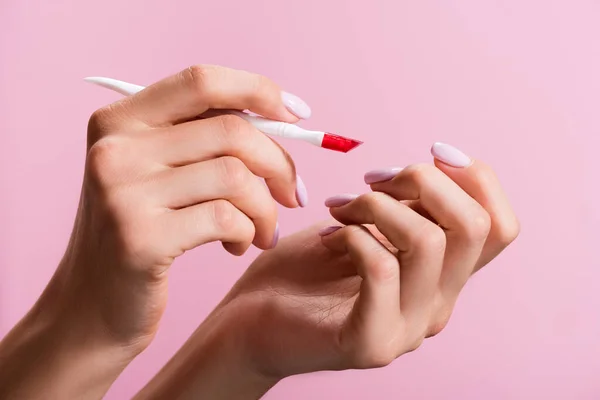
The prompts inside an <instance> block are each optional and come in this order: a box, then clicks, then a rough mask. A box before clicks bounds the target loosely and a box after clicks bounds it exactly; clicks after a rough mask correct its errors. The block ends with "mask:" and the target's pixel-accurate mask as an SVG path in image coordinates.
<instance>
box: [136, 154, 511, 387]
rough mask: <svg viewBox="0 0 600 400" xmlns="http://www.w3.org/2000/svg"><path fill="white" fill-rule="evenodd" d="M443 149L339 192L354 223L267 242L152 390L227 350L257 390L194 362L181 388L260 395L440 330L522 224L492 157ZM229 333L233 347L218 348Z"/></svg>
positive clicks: (338, 202)
mask: <svg viewBox="0 0 600 400" xmlns="http://www.w3.org/2000/svg"><path fill="white" fill-rule="evenodd" d="M434 155H436V157H437V159H436V161H435V166H433V165H426V164H423V165H413V166H409V167H407V168H405V169H403V170H401V171H400V170H397V169H394V170H387V171H376V172H374V173H369V174H367V176H366V180H367V181H368V182H369V183H371V188H372V190H373V192H372V193H369V194H364V195H362V196H351V195H345V196H336V197H334V198H331V199H328V200H327V201H326V204H327V205H329V206H330V207H331V214H332V215H333V217H334V218H335V219H336V220H338V221H339V222H341V223H343V224H346V225H347V226H346V227H340V226H336V227H326V228H324V229H322V230H321V231H320V234H321V235H322V238H321V239H319V238H318V235H317V229H316V228H311V229H308V230H306V231H303V232H300V233H298V234H295V235H293V236H290V237H288V238H285V239H283V240H282V241H281V242H280V244H279V245H278V246H277V248H275V249H274V250H270V251H267V252H264V253H263V254H262V255H261V256H260V257H259V258H258V259H257V260H256V261H255V262H254V263H253V264H252V266H251V267H250V268H249V269H248V270H247V272H246V274H245V275H244V276H243V277H242V278H241V279H240V280H239V281H238V283H237V284H236V285H235V286H234V288H233V289H232V290H231V292H230V293H229V295H228V296H227V297H226V298H225V299H224V300H223V302H222V303H221V304H220V305H219V306H218V307H217V309H216V310H215V311H214V313H213V315H211V317H209V318H208V319H207V320H206V321H205V323H204V324H203V326H201V327H200V328H199V329H198V331H197V332H196V333H195V334H194V335H193V336H192V337H191V339H190V341H189V342H188V344H186V347H184V349H185V350H184V351H183V352H182V353H180V354H178V355H176V356H175V358H174V359H173V361H172V362H171V363H170V364H169V365H167V366H166V367H165V369H164V370H163V372H161V373H160V374H159V375H158V376H157V378H156V379H155V381H154V382H153V383H152V384H151V385H150V387H151V388H152V390H148V391H147V392H146V393H157V392H156V391H157V390H158V391H160V390H161V388H163V389H164V388H165V387H168V386H169V385H168V379H165V377H168V376H177V375H178V373H177V371H178V369H179V370H185V371H193V369H194V368H197V371H206V368H203V366H205V365H207V364H211V356H210V354H214V353H217V354H219V355H218V358H219V360H220V361H221V362H222V363H224V362H225V361H223V360H228V359H229V360H235V362H232V363H231V365H235V366H236V367H235V370H238V369H239V368H240V367H239V365H245V366H246V368H245V370H246V371H253V372H247V375H250V376H262V377H263V378H264V379H263V380H262V381H260V383H257V384H256V385H255V387H256V390H255V391H252V390H251V389H249V387H248V385H246V386H245V387H243V388H237V389H238V390H237V392H235V393H234V392H232V391H235V390H236V386H235V385H229V386H230V388H229V390H230V392H228V393H227V394H226V395H225V394H223V392H215V391H212V392H211V391H210V389H211V388H210V387H208V386H211V387H215V386H216V387H219V383H218V377H215V376H214V374H213V375H210V377H211V379H210V381H211V382H216V383H212V384H211V385H208V384H206V383H204V384H202V383H201V382H206V379H205V378H206V377H205V375H202V374H196V375H194V376H192V375H193V373H192V372H190V373H189V374H187V376H186V378H181V376H180V381H179V385H178V386H179V387H184V388H185V387H187V389H189V388H190V387H194V385H195V387H196V391H192V390H190V391H187V390H186V389H180V390H181V392H180V394H181V393H184V394H186V395H190V398H193V394H195V395H200V394H203V395H208V394H210V395H213V394H215V393H219V394H220V395H217V396H216V397H214V398H255V397H258V396H260V394H261V390H262V392H263V393H264V391H265V390H268V387H270V385H271V386H272V385H273V384H274V383H275V382H276V381H277V380H279V379H282V378H284V377H286V376H290V375H293V374H300V373H305V372H311V371H318V370H341V369H350V368H352V369H356V368H374V367H381V366H384V365H387V364H389V363H390V362H392V361H393V360H394V359H396V358H397V357H399V356H400V355H402V354H404V353H406V352H409V351H412V350H415V349H416V348H418V347H419V345H420V344H421V343H422V341H423V340H424V339H425V338H427V337H430V336H433V335H436V334H437V333H439V332H440V331H441V330H442V329H443V328H444V327H445V326H446V324H447V322H448V320H449V318H450V315H451V313H452V310H453V308H454V304H455V302H456V299H457V297H458V295H459V293H460V291H461V289H462V288H463V286H464V285H465V283H466V282H467V280H468V279H469V277H470V276H471V275H472V274H473V273H474V272H475V271H477V270H478V269H480V268H481V267H483V266H484V265H485V264H487V263H488V262H489V261H491V260H492V259H493V258H494V257H496V256H497V255H498V254H499V253H500V252H501V251H502V250H503V249H504V248H505V247H506V246H507V245H508V244H509V243H510V242H512V241H513V240H514V239H515V238H516V236H517V234H518V231H519V224H518V222H517V220H516V218H515V215H514V214H513V212H512V210H511V208H510V206H509V204H508V201H507V200H506V198H505V196H504V194H503V192H502V189H501V187H500V185H499V183H498V181H497V178H496V176H495V175H494V173H493V171H492V170H491V169H490V168H489V167H488V166H486V165H485V164H483V163H481V162H480V161H471V160H470V159H469V158H468V157H466V156H465V155H464V154H462V153H460V152H458V150H456V149H454V148H452V147H449V146H447V145H442V144H436V145H435V146H434ZM442 160H443V161H442ZM444 161H445V162H444ZM450 164H452V165H450ZM210 337H213V339H210ZM207 338H208V339H207ZM214 338H218V340H215V339H214ZM224 341H228V343H229V344H227V345H223V344H221V345H220V347H218V348H224V349H228V350H227V351H223V352H221V353H219V352H216V351H214V350H213V351H209V350H208V349H215V348H217V347H215V346H216V343H222V342H224ZM207 354H208V355H207ZM226 354H229V355H230V356H229V357H228V356H226ZM231 354H235V355H236V356H235V357H232V356H231ZM215 357H217V356H216V354H215ZM183 359H187V362H183V361H182V360H183ZM214 362H215V360H212V364H214ZM223 369H226V368H225V367H223ZM253 374H254V375H253ZM236 377H238V375H236ZM186 379H187V380H188V382H187V385H186V382H185V380H186ZM236 379H237V378H236ZM254 382H257V380H256V379H254ZM221 390H227V389H221ZM162 393H163V394H164V393H168V391H165V392H162ZM236 393H237V397H236ZM243 393H245V394H246V396H244V395H243ZM149 397H150V398H153V397H152V396H149ZM181 397H182V398H187V397H186V396H185V395H182V396H181ZM209 397H210V396H209ZM142 398H145V397H144V396H142ZM173 398H179V397H178V396H175V397H173ZM211 398H213V397H211Z"/></svg>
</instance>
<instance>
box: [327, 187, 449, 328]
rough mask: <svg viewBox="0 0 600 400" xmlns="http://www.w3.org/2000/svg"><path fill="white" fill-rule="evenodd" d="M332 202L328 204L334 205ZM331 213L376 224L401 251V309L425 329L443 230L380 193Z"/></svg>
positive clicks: (440, 260)
mask: <svg viewBox="0 0 600 400" xmlns="http://www.w3.org/2000/svg"><path fill="white" fill-rule="evenodd" d="M331 200H332V199H331V198H330V199H328V201H326V205H328V204H330V205H331V204H332V201H331ZM333 204H335V203H333ZM337 204H343V203H337ZM330 212H331V215H332V216H333V217H334V218H335V219H336V220H338V221H339V222H341V223H343V224H345V225H354V224H361V225H363V224H374V225H375V227H376V228H377V229H378V230H379V231H380V232H381V233H382V234H383V235H384V236H385V237H386V238H387V239H388V240H389V241H390V243H392V245H394V247H396V248H397V249H398V250H399V252H398V259H399V260H400V265H401V266H402V267H401V272H400V278H401V299H400V307H401V310H402V313H403V314H404V315H406V316H407V318H412V319H414V321H415V325H416V326H418V327H423V329H425V328H424V327H425V326H426V325H427V324H428V323H427V318H429V315H427V314H424V313H423V308H424V307H425V306H426V305H427V304H430V303H431V301H432V299H433V296H434V293H435V292H436V290H437V285H438V280H439V277H440V273H441V269H442V265H443V259H444V251H445V246H446V235H445V234H444V231H443V230H442V229H441V228H440V227H439V226H437V225H435V224H433V223H432V222H431V221H428V220H427V219H425V218H423V217H422V216H420V215H419V214H417V213H416V212H414V211H413V210H411V209H410V208H409V207H408V206H406V205H405V204H403V203H401V202H399V201H397V200H395V199H393V198H392V197H390V196H389V195H387V194H384V193H378V192H373V193H368V194H364V195H362V196H359V197H357V198H355V199H354V200H351V201H350V202H349V203H346V204H345V205H341V206H339V207H333V208H331V210H330Z"/></svg>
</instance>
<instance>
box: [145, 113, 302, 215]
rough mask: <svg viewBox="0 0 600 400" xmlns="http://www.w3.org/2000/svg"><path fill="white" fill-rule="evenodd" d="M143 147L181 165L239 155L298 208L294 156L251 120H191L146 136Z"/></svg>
mask: <svg viewBox="0 0 600 400" xmlns="http://www.w3.org/2000/svg"><path fill="white" fill-rule="evenodd" d="M144 143H145V144H142V146H148V147H147V151H148V152H149V153H150V154H151V157H152V158H153V159H156V160H157V161H158V162H160V163H163V164H165V165H168V166H180V165H186V164H191V163H196V162H200V161H206V160H210V159H214V158H217V157H222V156H232V157H236V158H239V159H240V160H242V161H243V162H244V164H245V165H246V167H247V168H248V169H249V170H250V171H251V172H252V173H253V174H254V175H256V176H259V177H261V178H264V179H265V182H266V184H267V186H268V187H269V190H270V191H271V194H272V195H273V198H274V199H275V200H277V201H278V202H279V203H281V204H282V205H284V206H286V207H297V206H298V205H299V204H300V205H302V206H304V205H305V204H304V203H303V202H300V203H299V202H298V196H297V189H302V188H300V187H299V186H298V182H297V176H296V168H295V165H294V161H293V160H292V158H291V157H290V155H289V154H288V153H287V152H286V151H285V150H284V149H283V148H282V147H281V146H279V145H278V144H277V143H276V142H275V141H273V140H271V139H270V138H269V137H267V136H266V135H264V134H262V133H261V132H259V131H258V130H257V129H256V128H254V127H253V126H252V125H251V124H250V123H248V122H246V121H244V120H243V119H241V118H239V117H236V116H233V115H223V116H219V117H214V118H209V119H205V120H198V121H191V122H187V123H184V124H180V125H177V126H174V127H171V128H168V129H166V130H162V129H159V130H156V131H154V132H151V133H149V135H148V136H147V137H145V138H144Z"/></svg>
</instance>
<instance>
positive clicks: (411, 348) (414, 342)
mask: <svg viewBox="0 0 600 400" xmlns="http://www.w3.org/2000/svg"><path fill="white" fill-rule="evenodd" d="M423 341H425V337H424V336H418V337H417V338H416V339H414V340H412V341H411V342H410V344H409V345H408V346H407V348H406V352H407V353H411V352H413V351H415V350H417V349H418V348H419V347H421V345H422V344H423Z"/></svg>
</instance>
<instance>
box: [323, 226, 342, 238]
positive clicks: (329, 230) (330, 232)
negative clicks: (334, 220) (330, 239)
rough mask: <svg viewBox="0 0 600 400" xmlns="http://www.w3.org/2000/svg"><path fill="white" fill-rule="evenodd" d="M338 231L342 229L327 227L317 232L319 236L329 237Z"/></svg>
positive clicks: (339, 227)
mask: <svg viewBox="0 0 600 400" xmlns="http://www.w3.org/2000/svg"><path fill="white" fill-rule="evenodd" d="M340 229H342V227H341V226H327V227H325V228H323V229H321V230H320V231H319V236H327V235H331V234H332V233H333V232H336V231H339V230H340Z"/></svg>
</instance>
